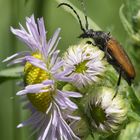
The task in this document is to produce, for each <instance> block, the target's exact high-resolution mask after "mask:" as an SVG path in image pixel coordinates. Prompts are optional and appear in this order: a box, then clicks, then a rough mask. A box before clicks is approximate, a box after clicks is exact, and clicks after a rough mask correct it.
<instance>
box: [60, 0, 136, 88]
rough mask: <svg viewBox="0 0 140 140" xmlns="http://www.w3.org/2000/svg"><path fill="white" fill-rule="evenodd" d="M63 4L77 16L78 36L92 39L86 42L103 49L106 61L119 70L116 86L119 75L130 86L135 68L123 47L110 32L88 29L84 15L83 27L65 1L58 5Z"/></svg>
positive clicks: (118, 83)
mask: <svg viewBox="0 0 140 140" xmlns="http://www.w3.org/2000/svg"><path fill="white" fill-rule="evenodd" d="M63 5H64V6H67V7H69V8H70V9H72V10H73V12H74V13H75V14H76V16H77V18H78V21H79V24H80V28H81V30H82V31H83V33H82V34H81V35H80V36H79V38H91V39H92V40H93V41H94V43H93V42H87V43H91V44H93V45H94V46H98V47H99V49H100V50H102V51H104V52H105V56H106V58H107V61H108V62H109V63H110V64H111V65H112V66H113V67H114V68H115V70H116V71H117V72H119V78H118V81H117V87H118V86H119V85H120V81H121V77H123V78H124V79H125V80H126V81H127V83H128V84H129V85H130V86H131V83H132V80H134V78H135V75H136V74H135V69H134V66H133V64H132V62H131V60H130V58H129V56H128V55H127V53H126V52H125V50H124V49H123V47H122V46H121V45H120V43H119V42H118V41H117V40H116V39H115V38H113V37H112V36H111V35H110V33H106V32H103V31H94V30H93V29H88V20H87V16H86V15H85V20H86V25H85V28H84V27H83V25H82V22H81V19H80V17H79V15H78V14H77V12H76V11H75V9H74V8H73V7H72V6H71V5H69V4H67V3H60V4H59V5H58V7H60V6H63Z"/></svg>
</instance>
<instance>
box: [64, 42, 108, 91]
mask: <svg viewBox="0 0 140 140" xmlns="http://www.w3.org/2000/svg"><path fill="white" fill-rule="evenodd" d="M103 57H104V53H103V52H102V51H100V50H99V49H98V48H97V47H93V45H90V44H87V43H81V44H79V45H75V46H72V47H70V48H68V50H67V52H66V53H65V54H64V61H65V65H64V68H66V69H67V68H68V69H69V70H71V72H70V75H69V76H70V77H72V78H73V84H74V85H76V86H77V87H78V88H83V87H85V86H87V85H91V84H93V83H95V82H97V81H98V80H99V76H101V75H102V74H103V72H104V71H105V62H104V60H103Z"/></svg>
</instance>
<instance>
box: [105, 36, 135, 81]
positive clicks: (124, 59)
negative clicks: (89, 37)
mask: <svg viewBox="0 0 140 140" xmlns="http://www.w3.org/2000/svg"><path fill="white" fill-rule="evenodd" d="M106 47H107V50H108V53H109V54H110V55H111V57H112V58H113V59H115V61H116V62H117V63H118V65H119V66H120V67H121V69H122V70H123V73H124V74H125V75H126V76H127V78H129V79H134V78H135V69H134V66H133V64H132V63H131V60H130V59H129V57H128V55H127V54H126V52H125V51H124V49H123V48H122V47H121V45H120V44H119V43H118V42H117V41H116V40H115V39H113V38H110V40H108V41H107V46H106Z"/></svg>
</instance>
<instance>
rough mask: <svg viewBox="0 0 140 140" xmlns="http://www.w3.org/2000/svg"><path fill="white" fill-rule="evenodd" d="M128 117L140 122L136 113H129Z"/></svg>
mask: <svg viewBox="0 0 140 140" xmlns="http://www.w3.org/2000/svg"><path fill="white" fill-rule="evenodd" d="M128 117H129V118H131V119H133V120H134V121H138V122H140V116H139V115H138V114H137V113H135V112H134V111H128Z"/></svg>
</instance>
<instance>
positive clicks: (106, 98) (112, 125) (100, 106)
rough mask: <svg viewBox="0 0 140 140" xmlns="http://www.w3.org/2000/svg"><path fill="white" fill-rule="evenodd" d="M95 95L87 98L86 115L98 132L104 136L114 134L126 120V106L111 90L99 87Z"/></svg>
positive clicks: (120, 97)
mask: <svg viewBox="0 0 140 140" xmlns="http://www.w3.org/2000/svg"><path fill="white" fill-rule="evenodd" d="M96 93H97V94H96V95H95V94H94V95H93V96H91V95H90V96H89V98H90V99H89V101H88V105H87V107H86V111H87V110H88V113H89V114H88V115H89V116H90V119H91V125H92V126H93V127H94V128H95V129H96V130H97V131H99V132H101V133H105V134H111V133H116V132H117V131H119V130H120V127H121V126H122V124H123V123H124V121H125V120H126V118H127V106H126V104H125V101H124V100H123V97H122V96H121V95H119V94H117V95H116V96H115V97H114V94H115V91H114V90H113V89H111V88H107V87H100V88H98V89H97V90H96Z"/></svg>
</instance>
